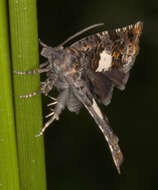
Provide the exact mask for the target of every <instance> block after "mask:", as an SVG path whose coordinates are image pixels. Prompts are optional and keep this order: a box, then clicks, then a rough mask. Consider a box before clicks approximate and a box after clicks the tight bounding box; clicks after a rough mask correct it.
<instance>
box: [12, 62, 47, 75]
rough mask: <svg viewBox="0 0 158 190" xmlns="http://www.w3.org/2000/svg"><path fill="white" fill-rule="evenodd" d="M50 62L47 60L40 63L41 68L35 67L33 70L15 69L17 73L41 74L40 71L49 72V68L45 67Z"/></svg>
mask: <svg viewBox="0 0 158 190" xmlns="http://www.w3.org/2000/svg"><path fill="white" fill-rule="evenodd" d="M48 64H49V63H48V61H47V62H44V63H42V64H40V68H39V69H33V70H30V71H14V73H15V74H17V75H28V74H29V75H30V74H31V75H32V74H39V73H44V72H48V71H49V70H48V68H44V67H45V66H47V65H48Z"/></svg>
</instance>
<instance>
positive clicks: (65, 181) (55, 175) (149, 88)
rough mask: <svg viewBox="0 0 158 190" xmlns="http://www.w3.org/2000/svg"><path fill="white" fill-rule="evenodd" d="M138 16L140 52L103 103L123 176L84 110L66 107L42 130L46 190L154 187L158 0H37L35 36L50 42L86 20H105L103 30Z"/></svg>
mask: <svg viewBox="0 0 158 190" xmlns="http://www.w3.org/2000/svg"><path fill="white" fill-rule="evenodd" d="M138 20H142V21H144V29H143V34H142V36H141V39H140V53H139V55H138V56H137V59H136V62H135V66H134V67H133V69H132V71H131V76H130V79H129V81H128V84H127V87H126V90H125V91H123V92H120V91H119V90H117V89H115V91H114V95H113V100H112V103H111V104H110V105H109V106H108V107H104V106H102V110H103V111H104V112H105V113H106V114H107V115H108V117H109V120H110V123H111V126H112V128H113V129H114V131H115V133H116V134H117V135H118V136H119V138H120V146H121V148H122V150H123V152H124V157H125V161H124V163H123V165H122V174H121V175H120V176H119V175H118V174H117V172H116V170H115V167H114V164H113V162H112V159H111V155H110V152H109V150H108V147H107V144H106V142H105V140H104V138H103V135H102V134H101V132H100V131H99V129H98V128H97V126H96V124H95V123H94V121H93V119H92V118H91V117H90V116H89V114H88V113H87V112H86V110H84V109H82V110H81V112H80V114H79V115H75V114H73V113H70V112H68V111H67V110H65V111H64V112H63V114H62V115H61V117H60V121H58V122H55V123H54V124H53V125H52V127H50V128H49V129H48V130H47V131H46V133H45V137H46V138H45V144H46V156H47V175H48V189H53V188H54V189H56V190H58V189H64V190H65V189H69V190H71V189H82V190H84V189H85V190H87V189H91V190H103V189H108V188H109V189H111V190H112V189H117V190H119V189H120V190H123V189H129V190H130V189H132V190H133V189H135V190H137V189H139V190H140V189H143V190H145V189H149V188H155V187H157V186H158V182H157V180H156V179H157V177H158V175H157V169H158V165H157V160H158V152H157V148H156V147H157V145H158V142H157V133H158V127H157V119H156V118H157V107H156V106H157V97H158V85H157V81H158V78H157V77H158V74H157V71H158V63H157V62H158V61H157V52H158V37H157V33H158V1H156V0H150V1H146V0H139V1H138V0H129V1H127V0H120V1H114V0H111V1H108V0H106V1H105V0H100V1H96V0H94V1H90V0H87V1H79V0H76V1H72V0H69V1H62V2H61V1H47V2H45V1H42V0H39V1H38V22H39V37H40V39H41V40H42V41H44V42H45V43H46V44H48V45H51V46H55V45H57V44H59V43H60V42H62V41H63V40H65V39H66V38H67V37H68V36H70V35H72V34H73V33H75V32H77V31H79V30H81V29H83V28H84V27H86V26H89V25H91V24H95V23H98V22H104V23H105V29H112V28H115V27H119V26H125V25H127V24H131V23H135V22H136V21H138ZM42 61H43V60H41V62H42ZM44 105H46V99H45V98H44Z"/></svg>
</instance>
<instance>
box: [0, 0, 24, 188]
mask: <svg viewBox="0 0 158 190" xmlns="http://www.w3.org/2000/svg"><path fill="white" fill-rule="evenodd" d="M0 82H1V90H0V189H1V190H8V189H9V190H19V187H20V186H19V172H18V162H17V150H16V138H15V122H14V109H13V101H12V85H11V73H10V56H9V40H8V26H7V6H6V0H1V1H0Z"/></svg>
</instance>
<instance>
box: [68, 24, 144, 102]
mask: <svg viewBox="0 0 158 190" xmlns="http://www.w3.org/2000/svg"><path fill="white" fill-rule="evenodd" d="M142 27H143V24H142V22H137V23H136V24H133V25H129V26H126V27H122V28H118V29H115V30H111V31H104V32H100V33H96V34H94V35H91V36H88V37H86V38H83V39H81V40H80V41H77V42H76V43H74V44H72V45H71V47H73V48H76V49H78V50H80V51H83V52H85V54H86V56H87V59H88V60H89V63H88V64H89V65H88V66H89V68H90V70H93V71H94V72H95V73H102V74H103V75H104V76H106V78H108V79H109V80H110V81H111V82H112V84H111V88H109V90H108V89H106V91H104V93H105V94H103V93H102V92H101V89H99V90H98V89H97V88H99V87H96V80H99V81H100V84H102V83H104V79H102V80H101V76H99V74H95V73H93V74H91V73H90V75H89V73H88V78H89V80H90V81H91V84H92V87H93V89H94V91H97V93H96V94H97V96H99V98H100V97H104V96H105V99H104V100H102V102H103V103H104V104H107V102H108V103H109V102H110V101H107V100H109V99H110V98H111V96H112V88H113V86H116V87H117V88H119V89H120V90H124V89H125V85H126V83H127V81H128V78H129V71H130V69H131V67H132V66H133V64H134V61H135V58H136V55H137V54H138V52H139V45H138V43H139V37H140V34H141V31H142ZM96 75H97V76H96ZM94 78H95V79H96V80H94ZM102 78H103V77H102ZM105 80H106V79H105ZM98 85H99V83H98ZM107 94H109V95H108V96H107Z"/></svg>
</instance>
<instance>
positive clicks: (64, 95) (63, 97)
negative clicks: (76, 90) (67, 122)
mask: <svg viewBox="0 0 158 190" xmlns="http://www.w3.org/2000/svg"><path fill="white" fill-rule="evenodd" d="M68 94H69V89H68V88H66V89H64V90H63V91H62V92H61V93H60V94H59V96H58V97H57V105H56V107H55V109H53V110H52V112H51V113H50V114H49V115H47V116H46V117H50V116H52V117H51V118H50V120H48V121H47V123H46V124H45V125H44V127H43V128H42V130H41V131H40V133H39V134H37V135H36V137H38V136H41V135H43V133H44V131H45V130H46V128H48V127H49V125H50V124H51V123H53V121H54V120H59V115H60V114H61V112H62V110H63V109H64V108H65V105H66V102H67V99H68Z"/></svg>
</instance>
